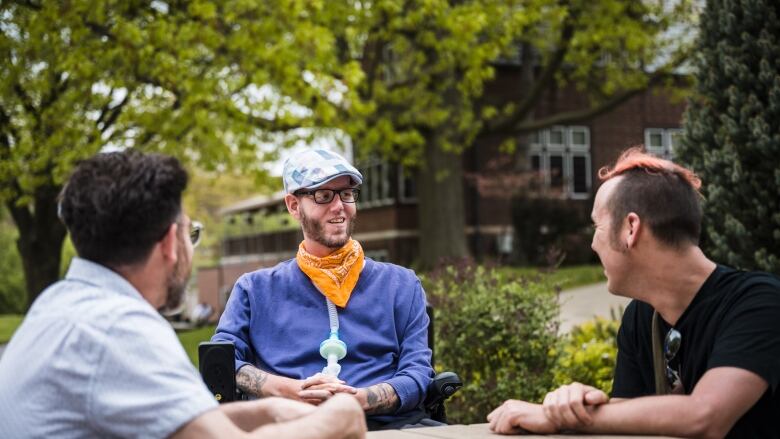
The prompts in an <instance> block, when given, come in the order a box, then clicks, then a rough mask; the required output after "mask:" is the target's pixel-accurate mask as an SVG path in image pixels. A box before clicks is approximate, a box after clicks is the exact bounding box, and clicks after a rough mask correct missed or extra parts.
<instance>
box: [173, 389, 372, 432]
mask: <svg viewBox="0 0 780 439" xmlns="http://www.w3.org/2000/svg"><path fill="white" fill-rule="evenodd" d="M269 401H277V402H278V400H275V399H274V400H269ZM285 402H287V403H294V402H293V401H285ZM309 407H311V406H309ZM268 409H271V410H272V411H278V412H284V411H285V409H284V408H283V407H280V406H276V404H275V403H273V402H272V403H269V404H268V405H266V406H265V407H264V406H263V405H262V404H261V401H248V402H238V403H232V404H225V405H224V408H223V406H220V408H219V409H217V410H211V411H209V412H206V413H204V414H202V415H200V416H198V417H197V418H195V419H193V420H192V421H190V422H189V423H187V424H186V425H184V426H183V427H182V428H180V429H179V430H178V431H176V432H175V433H174V434H173V435H171V436H170V437H171V439H184V438H188V439H189V438H193V439H211V438H221V437H234V438H268V437H273V438H275V439H291V438H313V439H336V438H356V439H359V438H363V437H365V432H366V421H365V417H364V415H363V411H362V410H361V409H360V406H359V405H358V404H357V402H356V401H355V399H354V398H353V397H351V396H347V395H338V396H335V397H333V398H331V399H329V400H328V401H326V402H325V403H324V404H322V405H321V406H320V407H317V408H315V407H311V410H312V411H311V412H310V413H309V414H306V415H302V416H301V417H299V418H297V419H294V420H290V421H286V422H278V423H267V424H265V425H263V426H261V427H260V428H257V429H254V430H252V431H250V432H246V431H244V430H243V429H242V428H240V426H239V425H236V424H235V423H234V422H233V418H235V417H239V418H244V419H249V418H250V417H252V416H258V417H261V418H264V419H266V420H270V419H271V418H272V417H273V415H272V414H271V413H268V412H266V411H265V410H268ZM242 411H245V413H241V412H242ZM244 426H246V425H244Z"/></svg>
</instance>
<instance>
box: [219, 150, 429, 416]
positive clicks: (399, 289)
mask: <svg viewBox="0 0 780 439" xmlns="http://www.w3.org/2000/svg"><path fill="white" fill-rule="evenodd" d="M282 179H283V182H284V189H285V192H286V193H287V194H286V195H285V203H286V205H287V210H288V212H289V213H290V214H291V215H292V216H293V218H295V219H296V220H298V221H299V222H300V224H301V229H302V230H303V242H301V244H300V246H299V247H298V253H297V255H296V257H295V258H294V259H290V260H288V261H284V262H281V263H279V264H278V265H276V266H275V267H271V268H266V269H261V270H257V271H254V272H252V273H247V274H245V275H243V276H242V277H241V278H239V279H238V281H237V282H236V285H235V287H234V288H233V292H232V293H231V295H230V299H229V300H228V303H227V306H226V309H225V312H224V314H223V315H222V318H221V319H220V321H219V326H218V327H217V332H216V334H215V335H214V337H213V338H212V340H213V341H229V342H232V343H233V344H234V345H235V347H236V362H235V364H236V381H237V385H238V387H239V388H240V389H241V390H242V391H243V392H244V393H246V394H249V395H252V396H257V397H263V396H282V397H286V398H291V399H295V400H300V401H305V402H310V403H312V404H319V403H320V402H323V401H325V400H327V399H329V398H331V397H332V396H334V395H336V394H339V393H346V394H350V395H354V396H355V398H357V400H358V402H359V403H360V404H361V405H362V407H363V409H364V410H365V413H366V414H367V415H369V418H368V419H367V421H368V426H369V428H370V429H382V428H399V427H403V426H406V425H416V424H422V425H436V424H438V425H440V424H439V423H436V422H434V421H432V420H430V419H427V417H426V414H425V412H424V411H422V410H421V409H420V407H421V405H422V403H423V401H424V399H425V392H426V389H427V387H428V384H429V383H430V382H431V377H432V376H433V368H432V367H431V350H430V349H429V348H428V338H427V337H428V323H429V320H428V316H427V314H426V312H425V304H426V301H425V293H424V291H423V289H422V286H421V285H420V280H419V279H418V278H417V276H415V274H414V272H412V271H411V270H408V269H406V268H402V267H399V266H397V265H393V264H388V263H382V262H377V261H373V260H371V259H370V258H367V257H365V256H364V254H363V249H362V247H361V245H360V243H359V242H358V241H356V240H354V239H352V230H353V228H354V224H355V217H356V215H357V209H356V206H355V204H356V201H357V199H358V195H359V194H360V188H359V185H360V184H362V183H363V176H362V175H361V174H360V172H359V171H358V170H357V169H355V168H354V167H353V166H352V165H351V164H350V163H349V162H348V161H347V160H345V159H344V158H343V157H341V156H340V155H338V154H336V153H334V152H332V151H327V150H323V149H307V150H304V151H301V152H299V153H297V154H295V155H293V156H291V157H290V158H289V159H288V160H287V161H286V162H285V165H284V171H283V177H282Z"/></svg>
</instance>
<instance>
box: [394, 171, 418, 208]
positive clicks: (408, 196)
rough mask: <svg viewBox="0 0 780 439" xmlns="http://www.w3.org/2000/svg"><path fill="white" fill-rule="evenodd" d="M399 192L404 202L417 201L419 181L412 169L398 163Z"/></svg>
mask: <svg viewBox="0 0 780 439" xmlns="http://www.w3.org/2000/svg"><path fill="white" fill-rule="evenodd" d="M398 193H399V199H400V200H401V202H403V203H415V202H417V182H416V181H415V180H414V173H413V171H412V170H411V169H407V168H404V166H403V165H398Z"/></svg>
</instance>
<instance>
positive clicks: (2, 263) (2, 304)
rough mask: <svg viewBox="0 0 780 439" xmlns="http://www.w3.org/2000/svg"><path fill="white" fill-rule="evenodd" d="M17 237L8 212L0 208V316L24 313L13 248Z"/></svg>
mask: <svg viewBox="0 0 780 439" xmlns="http://www.w3.org/2000/svg"><path fill="white" fill-rule="evenodd" d="M17 235H18V233H17V231H16V228H15V227H14V226H13V223H12V221H11V219H10V217H9V216H8V212H6V210H5V209H4V208H2V207H0V314H18V313H21V312H22V311H24V305H25V301H26V299H25V294H24V276H23V275H22V263H21V260H20V259H19V254H18V253H17V252H16V250H15V249H14V246H13V243H14V241H15V240H16V238H17Z"/></svg>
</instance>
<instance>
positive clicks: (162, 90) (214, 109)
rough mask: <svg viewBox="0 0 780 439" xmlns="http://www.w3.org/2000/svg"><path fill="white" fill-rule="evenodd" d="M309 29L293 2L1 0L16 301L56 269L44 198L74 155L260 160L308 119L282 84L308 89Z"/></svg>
mask: <svg viewBox="0 0 780 439" xmlns="http://www.w3.org/2000/svg"><path fill="white" fill-rule="evenodd" d="M316 30H317V28H316V26H315V25H314V24H312V23H311V22H310V20H308V19H307V18H306V4H305V2H296V1H269V2H247V1H242V0H235V1H223V2H208V1H168V2H164V1H152V2H149V1H124V0H123V1H119V0H103V1H98V0H74V1H70V2H46V1H35V0H31V1H7V2H5V1H4V2H2V4H0V32H1V33H0V56H2V58H3V59H4V62H3V64H2V69H0V182H2V184H1V185H0V201H2V202H4V204H5V205H6V207H7V208H8V210H9V212H10V214H11V217H12V218H13V221H14V223H15V224H16V227H17V228H18V231H19V236H18V239H17V243H16V244H17V249H18V251H19V253H20V255H21V260H22V266H23V270H24V275H25V281H26V290H27V293H28V304H29V303H31V302H32V300H34V298H35V297H36V296H37V294H39V293H40V291H41V290H43V288H45V287H46V286H47V285H49V284H50V283H52V282H53V281H55V280H56V279H57V277H58V272H59V267H60V258H61V256H60V255H61V252H60V250H61V247H62V243H63V240H64V238H65V234H66V230H65V228H64V227H63V225H62V224H61V223H60V221H58V218H57V204H56V197H57V195H58V193H59V191H60V189H61V186H62V183H63V181H64V180H65V178H66V177H67V175H68V174H69V172H70V170H71V169H72V167H73V165H74V163H76V162H77V161H78V160H80V159H83V158H85V157H89V156H91V155H93V154H95V153H97V152H98V151H101V150H103V149H105V148H106V147H109V148H126V147H133V148H140V149H144V150H148V151H159V152H163V153H168V154H172V155H175V156H178V157H179V158H181V159H184V160H185V161H186V162H188V163H191V164H197V165H198V166H200V167H202V168H203V169H206V170H207V171H215V172H221V171H224V170H226V169H231V168H238V169H244V170H255V171H257V172H262V170H261V169H260V167H259V166H258V165H259V164H261V163H262V162H263V160H264V158H266V157H267V156H269V155H270V156H273V151H270V154H265V153H264V152H263V151H268V148H267V147H264V146H263V145H267V144H269V143H270V142H274V143H275V144H277V145H281V146H283V145H284V144H285V142H288V141H292V140H290V139H292V138H294V137H296V136H295V134H296V133H294V132H292V133H291V130H293V129H295V128H300V127H305V126H307V124H306V122H305V121H302V120H305V119H307V118H309V117H310V112H308V113H307V112H306V111H303V110H301V109H297V108H296V107H295V106H294V105H292V104H293V103H292V102H290V101H289V99H286V98H285V97H284V90H287V89H289V90H294V91H296V90H297V92H296V96H298V97H300V98H306V96H307V93H308V91H307V90H304V87H302V86H301V84H304V83H305V82H304V80H303V79H302V78H301V72H305V71H316V70H317V68H316V63H317V62H318V60H319V59H321V58H322V56H320V54H319V51H320V50H321V49H322V47H321V45H320V44H319V43H318V41H319V38H318V35H317V32H316ZM268 84H275V85H274V86H270V85H268ZM345 84H347V85H351V84H349V82H345ZM306 103H307V104H308V103H310V100H307V101H306ZM324 122H327V120H326V119H324V121H323V122H322V123H318V124H316V125H317V126H325V125H327V124H326V123H324ZM310 125H314V124H313V123H312V124H310ZM312 132H313V131H312V130H309V131H304V132H303V133H300V136H310V135H312V134H311V133H312ZM285 133H287V134H291V135H284V134H285ZM300 136H298V137H300Z"/></svg>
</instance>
